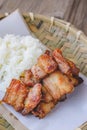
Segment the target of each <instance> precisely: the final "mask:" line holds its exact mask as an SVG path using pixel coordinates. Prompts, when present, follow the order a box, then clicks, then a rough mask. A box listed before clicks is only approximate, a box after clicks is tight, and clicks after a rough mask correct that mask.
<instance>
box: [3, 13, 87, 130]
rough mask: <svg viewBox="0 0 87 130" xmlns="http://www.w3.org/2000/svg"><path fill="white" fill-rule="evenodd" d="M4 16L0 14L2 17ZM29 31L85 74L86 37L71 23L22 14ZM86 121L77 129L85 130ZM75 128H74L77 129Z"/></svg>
mask: <svg viewBox="0 0 87 130" xmlns="http://www.w3.org/2000/svg"><path fill="white" fill-rule="evenodd" d="M4 17H5V15H4V16H0V19H3V18H4ZM23 17H24V20H25V21H26V23H27V25H28V27H29V29H30V30H31V32H32V33H33V34H34V35H35V36H36V37H37V38H38V39H39V40H40V41H41V42H42V43H43V44H44V45H46V46H47V47H48V48H50V49H52V50H54V49H55V48H60V49H61V50H62V52H63V55H64V56H65V57H66V58H68V59H70V60H72V61H73V62H74V63H75V64H76V65H77V66H78V67H79V68H80V71H81V72H82V73H83V74H84V75H85V76H87V58H86V57H87V37H86V36H85V34H84V33H83V32H82V31H80V30H78V29H76V28H75V27H74V26H73V25H72V24H70V23H68V22H66V21H63V20H60V19H56V18H54V17H46V16H43V15H39V14H33V13H27V14H23ZM83 126H85V127H87V123H85V125H82V126H81V127H80V128H77V129H78V130H85V127H84V128H83ZM77 129H76V130H77Z"/></svg>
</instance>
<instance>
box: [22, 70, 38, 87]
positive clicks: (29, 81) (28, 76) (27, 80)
mask: <svg viewBox="0 0 87 130" xmlns="http://www.w3.org/2000/svg"><path fill="white" fill-rule="evenodd" d="M20 80H21V81H22V82H23V83H24V84H25V85H26V86H28V87H29V86H33V85H35V84H36V83H38V82H39V80H38V79H36V78H34V76H33V74H32V72H31V70H30V69H29V70H25V71H24V72H23V73H22V74H21V76H20Z"/></svg>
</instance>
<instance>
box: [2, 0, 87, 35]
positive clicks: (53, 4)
mask: <svg viewBox="0 0 87 130" xmlns="http://www.w3.org/2000/svg"><path fill="white" fill-rule="evenodd" d="M17 8H19V9H20V10H21V12H22V13H23V12H34V13H40V14H44V15H49V16H54V17H56V18H61V19H64V20H67V21H69V22H71V23H72V24H74V25H75V26H76V27H77V28H79V29H81V30H82V31H84V32H85V34H87V0H0V14H3V13H5V12H12V11H14V10H15V9H17Z"/></svg>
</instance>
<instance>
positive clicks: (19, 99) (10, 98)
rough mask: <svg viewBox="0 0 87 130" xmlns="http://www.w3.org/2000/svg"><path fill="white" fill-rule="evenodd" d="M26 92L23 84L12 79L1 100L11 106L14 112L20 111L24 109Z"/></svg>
mask: <svg viewBox="0 0 87 130" xmlns="http://www.w3.org/2000/svg"><path fill="white" fill-rule="evenodd" d="M27 91H28V90H27V88H26V86H25V85H24V84H23V83H21V82H20V81H19V80H17V79H13V80H12V81H11V84H10V86H9V87H8V88H7V91H6V93H5V96H4V98H3V99H2V100H3V101H4V102H5V103H7V104H9V105H11V106H13V107H14V108H15V110H16V111H20V110H22V109H23V108H24V100H25V98H26V96H27Z"/></svg>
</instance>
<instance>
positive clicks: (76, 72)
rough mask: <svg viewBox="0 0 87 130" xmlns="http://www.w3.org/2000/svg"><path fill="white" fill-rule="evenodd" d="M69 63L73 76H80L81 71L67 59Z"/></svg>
mask: <svg viewBox="0 0 87 130" xmlns="http://www.w3.org/2000/svg"><path fill="white" fill-rule="evenodd" d="M67 62H68V64H69V66H70V68H71V72H72V74H73V75H78V74H79V71H80V70H79V69H78V68H77V67H76V65H75V64H74V63H73V62H72V61H70V60H68V59H67Z"/></svg>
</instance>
